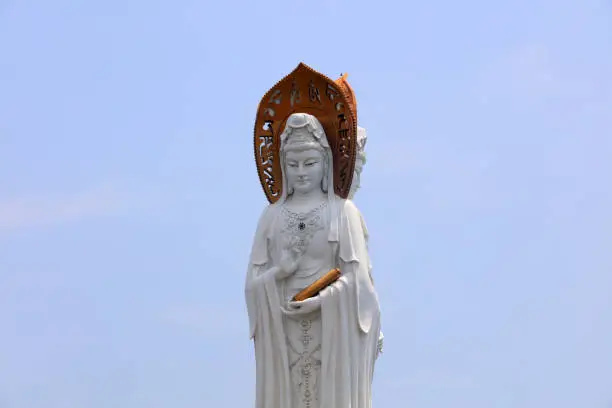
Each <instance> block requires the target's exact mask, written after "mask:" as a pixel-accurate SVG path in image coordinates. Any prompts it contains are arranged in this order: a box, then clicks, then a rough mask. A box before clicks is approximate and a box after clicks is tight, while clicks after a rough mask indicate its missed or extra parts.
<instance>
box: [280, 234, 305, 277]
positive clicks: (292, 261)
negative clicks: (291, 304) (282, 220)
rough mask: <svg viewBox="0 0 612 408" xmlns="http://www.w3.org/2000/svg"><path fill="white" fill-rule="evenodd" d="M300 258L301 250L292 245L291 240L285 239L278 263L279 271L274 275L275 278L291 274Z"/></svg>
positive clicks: (295, 269)
mask: <svg viewBox="0 0 612 408" xmlns="http://www.w3.org/2000/svg"><path fill="white" fill-rule="evenodd" d="M301 258H302V252H301V250H300V249H299V248H298V247H297V246H296V245H293V242H292V241H291V240H289V241H287V243H286V244H285V247H284V249H283V254H282V255H281V260H280V263H279V265H278V266H279V272H278V274H277V275H276V278H277V279H284V278H287V277H288V276H291V275H293V274H294V273H295V272H296V271H297V269H298V266H299V263H300V259H301Z"/></svg>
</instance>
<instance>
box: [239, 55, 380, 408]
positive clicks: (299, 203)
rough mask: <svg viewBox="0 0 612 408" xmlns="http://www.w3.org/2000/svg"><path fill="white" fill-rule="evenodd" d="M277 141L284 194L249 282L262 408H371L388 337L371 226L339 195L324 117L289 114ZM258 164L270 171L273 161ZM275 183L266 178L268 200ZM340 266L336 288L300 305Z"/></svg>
mask: <svg viewBox="0 0 612 408" xmlns="http://www.w3.org/2000/svg"><path fill="white" fill-rule="evenodd" d="M300 67H302V65H300ZM317 89H318V88H317ZM317 92H318V91H317ZM272 95H276V94H272ZM291 95H292V102H291V104H292V106H293V103H294V99H293V96H295V95H294V94H293V93H291ZM295 99H297V97H296V98H295ZM330 99H333V98H331V97H330ZM270 101H271V102H270V103H273V102H274V101H275V100H274V99H270ZM315 102H316V101H315ZM334 103H336V102H335V101H334ZM336 109H338V108H337V107H336ZM276 113H277V112H274V111H273V114H276ZM270 116H273V115H272V114H271V115H270ZM264 128H265V126H264ZM257 131H258V130H257V128H256V137H257ZM264 137H265V136H262V140H266V139H263V138H264ZM279 139H280V149H279V159H280V170H281V178H282V184H281V186H282V187H283V188H282V190H281V192H280V194H279V196H278V197H276V201H274V202H273V203H272V204H270V205H269V206H268V207H267V208H266V209H265V211H264V212H263V214H262V215H261V218H260V220H259V223H258V227H257V231H256V233H255V238H254V242H253V248H252V251H251V256H250V262H249V267H248V271H247V278H246V285H245V294H246V302H247V309H248V315H249V326H250V331H249V332H250V336H251V338H252V339H253V340H254V344H255V358H256V366H257V369H256V373H257V378H256V408H370V407H371V401H372V392H371V389H372V387H371V386H372V378H373V374H374V363H375V361H376V357H377V356H378V353H379V348H380V345H379V337H380V336H381V333H380V309H379V302H378V295H377V293H376V291H375V289H374V285H373V281H372V279H371V277H370V269H371V268H370V260H369V255H368V248H367V232H366V231H365V229H364V227H365V223H364V222H363V218H362V216H361V213H360V212H359V210H358V209H357V208H356V206H355V204H354V203H353V202H352V201H351V200H350V199H343V198H341V197H340V196H338V195H337V194H336V192H337V190H336V189H335V186H334V174H335V173H334V159H333V157H334V156H333V152H332V149H331V147H330V143H329V141H328V137H327V135H326V132H325V128H324V126H323V125H322V124H321V122H320V121H319V120H318V119H317V117H316V116H314V115H311V114H307V113H293V114H291V115H290V116H289V117H288V118H287V120H286V123H285V124H284V129H283V130H282V133H281V135H280V138H279ZM349 140H350V138H349ZM262 146H263V144H262ZM256 152H257V146H256ZM256 156H257V153H256ZM257 158H259V159H261V160H262V165H266V163H267V161H268V160H271V158H272V156H271V155H266V154H263V153H262V154H260V155H259V156H257ZM265 169H272V166H270V167H266V168H265ZM262 174H265V175H269V174H270V173H267V172H260V176H261V175H262ZM349 174H350V173H349ZM266 177H267V176H266ZM270 180H271V178H266V179H265V183H264V178H262V184H264V189H266V188H267V190H266V193H267V194H269V197H270V196H273V193H274V192H275V191H276V190H274V188H275V187H274V180H272V181H270ZM355 181H356V182H357V183H358V180H355ZM266 183H267V184H266ZM353 185H354V184H351V185H347V186H346V187H347V193H348V187H352V186H353ZM353 192H354V190H353ZM345 196H347V197H348V196H350V194H346V195H345ZM334 268H339V269H340V271H341V276H340V278H339V279H338V280H337V281H335V282H334V283H332V284H331V285H329V286H327V287H326V288H325V289H323V290H322V291H320V292H319V293H318V295H316V296H314V297H311V298H309V299H306V300H303V301H299V302H298V301H293V300H292V299H293V297H294V296H295V295H296V294H297V293H298V292H300V291H301V290H302V289H304V288H306V287H308V286H309V285H311V284H312V283H313V282H314V281H316V280H317V279H319V278H320V277H321V276H323V275H325V274H326V273H327V272H328V271H330V270H332V269H334Z"/></svg>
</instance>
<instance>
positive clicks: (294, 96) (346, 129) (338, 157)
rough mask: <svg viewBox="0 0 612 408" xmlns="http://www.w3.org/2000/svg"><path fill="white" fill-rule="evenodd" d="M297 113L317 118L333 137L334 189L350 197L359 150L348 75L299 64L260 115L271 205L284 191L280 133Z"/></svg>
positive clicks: (259, 159)
mask: <svg viewBox="0 0 612 408" xmlns="http://www.w3.org/2000/svg"><path fill="white" fill-rule="evenodd" d="M293 113H308V114H311V115H313V116H315V117H316V118H317V119H318V120H319V122H321V125H322V126H323V129H325V134H326V135H327V139H328V141H329V145H330V147H331V150H332V155H333V162H334V190H335V193H336V194H337V195H338V196H340V197H342V198H347V197H348V195H349V191H350V189H351V182H352V179H353V171H354V168H355V155H356V151H357V113H356V102H355V97H354V94H353V92H352V89H351V88H350V86H349V85H348V82H346V76H343V77H342V78H340V79H338V81H332V80H331V79H329V78H328V77H326V76H325V75H322V74H320V73H319V72H317V71H315V70H314V69H312V68H310V67H308V66H306V65H305V64H303V63H300V64H299V65H298V66H297V68H296V69H294V70H293V72H291V73H290V74H289V75H287V76H286V77H284V78H283V79H281V80H280V81H279V82H278V83H277V84H276V85H274V86H273V87H272V88H271V89H270V90H269V91H268V92H267V93H266V94H265V95H264V97H263V98H262V99H261V101H260V102H259V107H258V108H257V117H256V119H255V163H256V165H257V172H258V174H259V180H260V181H261V185H262V187H263V190H264V193H265V194H266V197H267V198H268V201H269V202H270V203H274V202H276V201H277V200H278V199H279V198H280V197H281V195H282V191H283V185H282V173H281V168H280V135H281V133H282V132H283V129H284V128H285V123H286V121H287V118H288V117H289V116H290V115H291V114H293Z"/></svg>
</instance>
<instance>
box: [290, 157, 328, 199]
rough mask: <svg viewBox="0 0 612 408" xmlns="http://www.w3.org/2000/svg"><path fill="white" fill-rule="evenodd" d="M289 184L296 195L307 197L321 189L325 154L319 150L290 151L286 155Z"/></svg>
mask: <svg viewBox="0 0 612 408" xmlns="http://www.w3.org/2000/svg"><path fill="white" fill-rule="evenodd" d="M285 163H286V177H287V183H288V184H289V186H290V187H293V191H294V194H295V193H297V194H300V195H305V194H308V193H311V192H312V191H314V190H316V189H319V190H320V189H321V181H322V180H323V177H324V174H323V170H324V166H323V154H322V153H321V152H320V151H319V150H317V149H307V150H289V151H287V153H286V155H285Z"/></svg>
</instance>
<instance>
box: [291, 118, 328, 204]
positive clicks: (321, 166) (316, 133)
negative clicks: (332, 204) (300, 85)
mask: <svg viewBox="0 0 612 408" xmlns="http://www.w3.org/2000/svg"><path fill="white" fill-rule="evenodd" d="M331 160H332V156H331V150H330V147H329V143H328V141H327V137H326V135H325V131H324V130H323V126H322V125H321V123H320V122H319V121H318V119H317V118H316V117H314V116H312V115H309V114H306V113H294V114H292V115H291V116H289V118H288V119H287V123H286V125H285V129H284V130H283V133H282V134H281V167H282V171H283V177H284V179H285V183H286V184H285V183H284V184H285V185H286V186H287V189H286V195H287V196H290V195H293V194H296V195H302V196H304V195H309V194H311V193H313V192H317V191H323V192H324V193H327V192H328V190H329V185H330V184H331V183H330V180H331V179H332V178H331V177H330V174H331V171H332V170H333V168H332V163H331Z"/></svg>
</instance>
